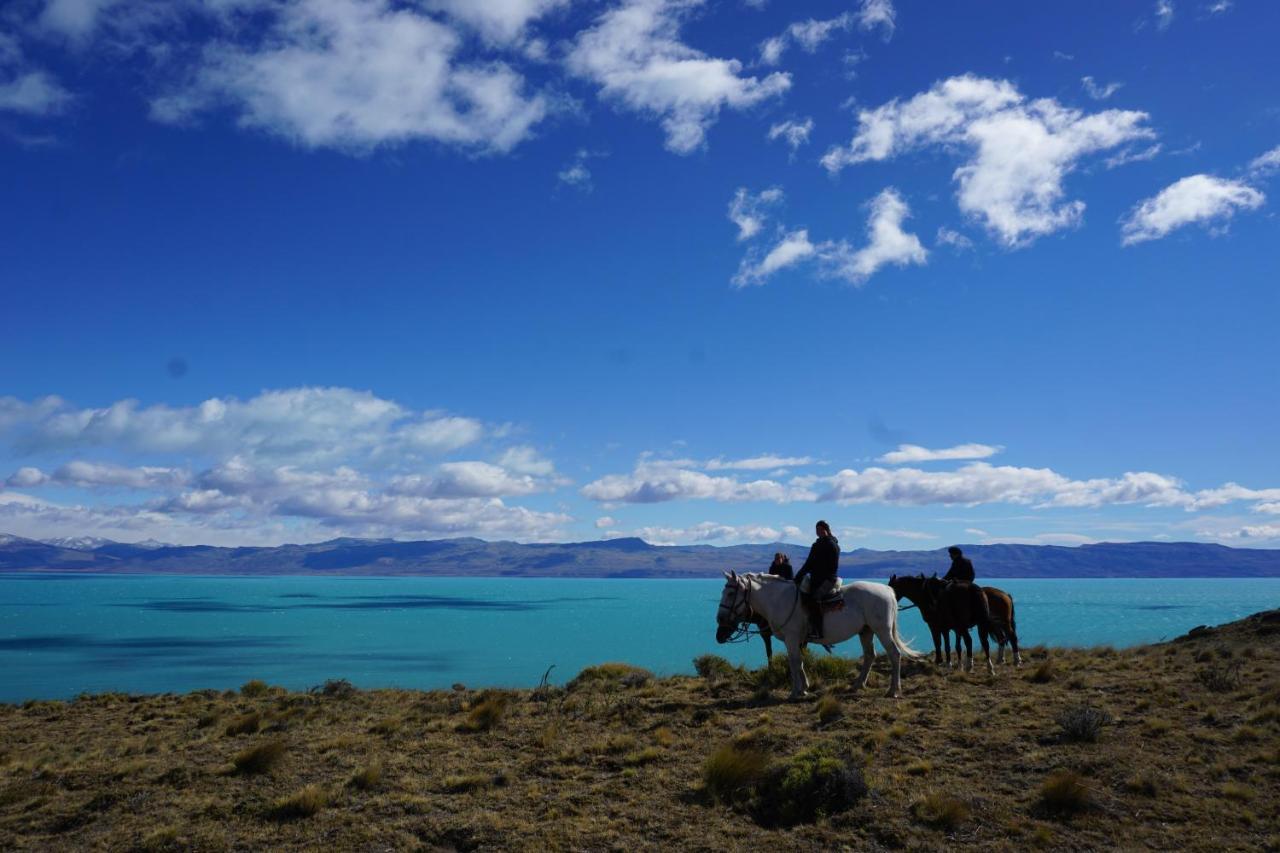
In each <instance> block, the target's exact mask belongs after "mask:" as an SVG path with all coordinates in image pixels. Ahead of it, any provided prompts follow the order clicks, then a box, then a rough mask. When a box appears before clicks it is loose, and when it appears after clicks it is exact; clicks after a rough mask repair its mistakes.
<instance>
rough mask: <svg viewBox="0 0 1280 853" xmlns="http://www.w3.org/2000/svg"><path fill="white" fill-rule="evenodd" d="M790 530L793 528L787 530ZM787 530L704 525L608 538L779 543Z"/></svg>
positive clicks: (651, 529) (665, 542) (681, 542)
mask: <svg viewBox="0 0 1280 853" xmlns="http://www.w3.org/2000/svg"><path fill="white" fill-rule="evenodd" d="M787 529H791V528H787ZM784 533H785V530H783V531H780V530H778V529H777V528H774V527H769V526H768V525H763V524H742V525H735V524H720V523H717V522H714V521H704V522H701V523H700V524H695V525H692V526H690V527H661V526H653V527H638V528H636V529H635V530H632V531H629V532H626V533H623V532H620V531H615V532H611V533H609V534H608V535H607V537H606V538H609V539H618V538H621V537H623V536H638V537H640V538H641V539H643V540H644V541H646V542H648V543H649V544H651V545H686V544H690V543H697V542H719V541H731V542H734V543H737V542H780V541H782V537H783V535H784Z"/></svg>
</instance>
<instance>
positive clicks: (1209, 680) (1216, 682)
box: [1196, 662, 1241, 693]
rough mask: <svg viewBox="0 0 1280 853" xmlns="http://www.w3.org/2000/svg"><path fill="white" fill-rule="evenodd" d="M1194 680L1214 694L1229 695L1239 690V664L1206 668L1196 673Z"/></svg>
mask: <svg viewBox="0 0 1280 853" xmlns="http://www.w3.org/2000/svg"><path fill="white" fill-rule="evenodd" d="M1196 678H1198V679H1199V680H1200V683H1201V684H1203V685H1204V686H1205V687H1206V688H1208V689H1209V690H1211V691H1213V692H1214V693H1231V692H1233V691H1236V690H1239V689H1240V681H1241V679H1240V664H1239V662H1236V663H1233V664H1229V665H1227V666H1210V667H1206V668H1204V669H1202V670H1200V671H1199V672H1197V673H1196Z"/></svg>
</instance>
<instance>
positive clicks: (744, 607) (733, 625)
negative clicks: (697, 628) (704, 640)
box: [716, 572, 751, 643]
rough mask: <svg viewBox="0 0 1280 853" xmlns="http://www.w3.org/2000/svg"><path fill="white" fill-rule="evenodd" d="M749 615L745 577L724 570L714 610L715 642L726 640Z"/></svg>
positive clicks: (749, 606)
mask: <svg viewBox="0 0 1280 853" xmlns="http://www.w3.org/2000/svg"><path fill="white" fill-rule="evenodd" d="M750 616H751V604H750V603H749V602H748V601H747V581H746V579H745V578H742V577H739V576H738V573H737V572H725V573H724V590H722V591H721V593H720V607H719V608H718V609H717V610H716V642H717V643H723V642H726V641H727V640H728V639H729V638H730V637H732V636H733V635H734V633H736V632H737V630H738V626H739V625H741V624H742V623H743V622H746V621H747V619H748V618H749V617H750Z"/></svg>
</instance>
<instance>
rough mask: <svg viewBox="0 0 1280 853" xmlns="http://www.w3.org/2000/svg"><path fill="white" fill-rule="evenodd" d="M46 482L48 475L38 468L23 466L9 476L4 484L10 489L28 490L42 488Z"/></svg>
mask: <svg viewBox="0 0 1280 853" xmlns="http://www.w3.org/2000/svg"><path fill="white" fill-rule="evenodd" d="M47 482H49V475H48V474H46V473H45V472H43V471H41V470H40V469H39V468H32V467H30V466H25V467H22V468H19V469H18V470H17V471H14V472H13V473H12V474H10V475H9V479H7V480H5V481H4V484H5V485H6V486H8V487H9V488H11V489H28V488H31V487H33V486H43V485H44V484H45V483H47Z"/></svg>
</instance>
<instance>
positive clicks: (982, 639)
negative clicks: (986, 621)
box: [978, 624, 996, 675]
mask: <svg viewBox="0 0 1280 853" xmlns="http://www.w3.org/2000/svg"><path fill="white" fill-rule="evenodd" d="M978 642H979V643H981V644H982V654H983V655H984V656H985V657H986V659H987V675H995V674H996V668H995V667H994V666H992V665H991V645H990V643H988V642H987V626H986V625H982V624H979V625H978Z"/></svg>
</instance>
